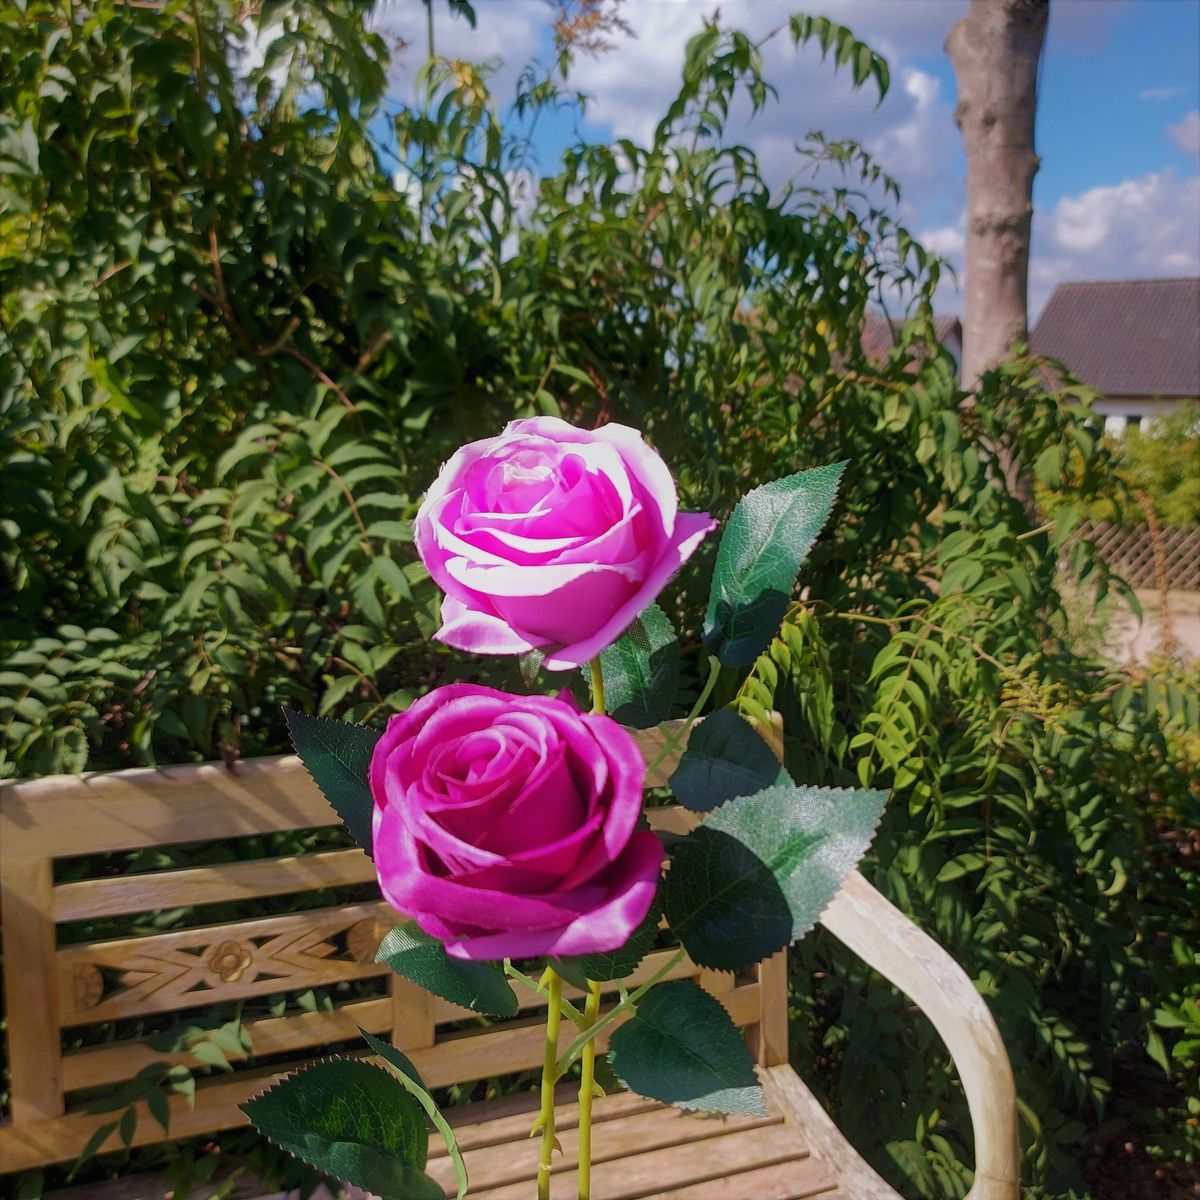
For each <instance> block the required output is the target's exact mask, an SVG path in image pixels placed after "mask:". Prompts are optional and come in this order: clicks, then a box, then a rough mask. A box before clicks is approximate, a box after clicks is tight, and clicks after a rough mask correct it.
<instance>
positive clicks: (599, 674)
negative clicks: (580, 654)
mask: <svg viewBox="0 0 1200 1200" xmlns="http://www.w3.org/2000/svg"><path fill="white" fill-rule="evenodd" d="M591 668H592V712H594V713H602V712H604V672H603V671H602V670H601V669H600V660H599V659H598V658H593V659H592V661H591Z"/></svg>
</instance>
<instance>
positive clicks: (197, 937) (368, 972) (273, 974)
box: [58, 901, 399, 1028]
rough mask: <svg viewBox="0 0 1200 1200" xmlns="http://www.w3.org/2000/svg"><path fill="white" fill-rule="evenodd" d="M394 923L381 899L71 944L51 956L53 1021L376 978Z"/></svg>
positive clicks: (86, 1020) (78, 1021)
mask: <svg viewBox="0 0 1200 1200" xmlns="http://www.w3.org/2000/svg"><path fill="white" fill-rule="evenodd" d="M397 920H399V918H398V917H397V916H396V914H395V913H394V912H393V911H392V910H391V909H390V908H389V907H388V906H387V905H386V904H385V903H383V902H382V901H380V902H378V903H375V904H356V905H347V906H345V907H342V908H321V909H313V910H311V911H310V912H305V913H292V914H288V915H286V916H280V917H269V918H266V919H264V920H261V921H243V922H239V923H238V924H234V925H216V926H202V927H200V928H198V929H188V930H183V931H180V932H178V933H165V934H158V935H154V936H151V937H140V938H125V939H122V940H120V941H113V942H91V943H84V944H82V945H78V946H70V947H68V948H67V949H65V950H60V951H59V952H58V977H59V994H60V997H61V999H62V1013H61V1020H62V1024H63V1027H64V1028H68V1027H70V1026H73V1025H83V1024H90V1023H92V1022H95V1021H111V1020H116V1019H118V1018H120V1017H132V1016H137V1015H138V1014H139V1013H151V1012H163V1011H166V1010H170V1009H179V1008H190V1007H193V1006H200V1005H208V1004H216V1003H218V1002H220V1001H225V1000H241V999H245V998H248V997H251V996H264V995H270V994H272V993H275V992H288V991H295V990H299V989H302V988H310V987H322V986H325V985H328V984H331V983H337V982H338V981H340V980H343V979H363V978H367V977H369V976H372V975H385V974H387V973H388V971H387V968H386V967H382V966H380V965H379V964H378V963H376V962H375V961H374V960H375V950H376V949H377V947H378V945H379V943H380V941H381V940H382V938H383V934H384V933H385V932H386V931H387V929H388V928H390V927H391V925H392V924H394V923H395V922H396V921H397ZM105 975H108V976H109V977H113V976H115V978H114V979H113V981H112V982H111V983H110V984H104V983H103V982H102V981H103V978H104V976H105Z"/></svg>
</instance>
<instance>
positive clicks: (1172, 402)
mask: <svg viewBox="0 0 1200 1200" xmlns="http://www.w3.org/2000/svg"><path fill="white" fill-rule="evenodd" d="M1189 403H1191V404H1195V403H1196V400H1195V399H1194V398H1190V397H1183V396H1175V397H1168V398H1166V399H1163V398H1162V397H1158V396H1102V397H1101V398H1100V399H1099V400H1097V401H1096V402H1095V404H1094V405H1093V407H1094V408H1095V410H1096V411H1097V412H1098V413H1101V414H1102V415H1103V417H1104V431H1105V433H1113V434H1116V433H1121V432H1123V431H1124V430H1125V428H1126V427H1127V426H1128V425H1138V424H1141V423H1142V422H1145V421H1150V420H1153V419H1154V418H1155V417H1162V416H1166V415H1167V413H1169V412H1172V411H1174V410H1175V409H1177V408H1179V407H1180V406H1181V405H1184V404H1189Z"/></svg>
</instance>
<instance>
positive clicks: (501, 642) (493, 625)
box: [433, 594, 550, 654]
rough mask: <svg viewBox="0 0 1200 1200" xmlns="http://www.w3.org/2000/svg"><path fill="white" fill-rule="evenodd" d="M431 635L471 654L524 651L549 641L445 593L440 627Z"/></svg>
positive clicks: (536, 647) (521, 652)
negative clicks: (515, 627)
mask: <svg viewBox="0 0 1200 1200" xmlns="http://www.w3.org/2000/svg"><path fill="white" fill-rule="evenodd" d="M433 636H434V637H435V638H436V639H437V640H438V641H439V642H445V643H446V645H447V646H453V647H454V648H455V649H456V650H466V651H468V652H469V653H471V654H527V653H528V652H529V651H530V650H537V649H540V648H541V647H542V646H547V645H549V644H550V639H549V638H539V639H538V640H537V641H534V640H532V639H531V638H527V637H525V636H522V635H521V634H519V633H517V632H516V630H514V629H513V628H512V626H511V625H509V624H508V623H507V622H506V621H502V620H501V619H500V618H499V617H498V616H496V615H495V614H493V613H488V612H480V611H479V610H478V609H475V608H471V607H470V606H469V605H468V604H466V603H465V602H464V601H462V600H460V599H459V598H458V597H457V596H451V595H449V594H447V595H446V597H445V598H444V599H443V600H442V627H441V628H440V629H439V630H438V631H437V633H435V634H434V635H433Z"/></svg>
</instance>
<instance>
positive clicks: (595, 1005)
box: [579, 979, 600, 1200]
mask: <svg viewBox="0 0 1200 1200" xmlns="http://www.w3.org/2000/svg"><path fill="white" fill-rule="evenodd" d="M599 1015H600V985H599V983H597V982H596V981H595V980H592V979H589V980H588V997H587V1002H586V1003H585V1004H584V1006H583V1019H584V1026H583V1028H584V1030H585V1031H586V1030H590V1029H591V1027H592V1026H593V1025H595V1024H596V1018H597V1017H598V1016H599ZM595 1091H596V1042H595V1039H593V1040H592V1041H590V1042H588V1044H587V1045H586V1046H584V1048H583V1072H582V1074H581V1075H580V1077H579V1200H591V1195H592V1097H593V1096H594V1094H595Z"/></svg>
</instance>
